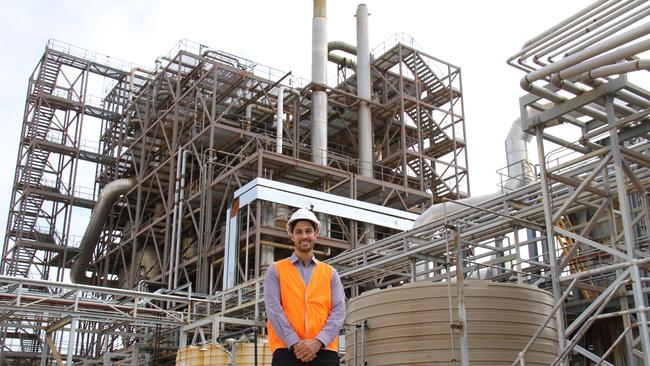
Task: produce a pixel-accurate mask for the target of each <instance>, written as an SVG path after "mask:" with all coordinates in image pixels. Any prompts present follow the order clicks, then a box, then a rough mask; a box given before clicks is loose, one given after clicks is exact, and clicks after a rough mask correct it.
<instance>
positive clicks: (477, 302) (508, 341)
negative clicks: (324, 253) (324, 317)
mask: <svg viewBox="0 0 650 366" xmlns="http://www.w3.org/2000/svg"><path fill="white" fill-rule="evenodd" d="M451 294H452V296H451V304H452V319H451V320H450V313H449V290H448V285H447V283H440V282H438V283H431V282H416V283H413V284H408V285H404V286H400V287H394V288H389V289H385V290H378V291H370V292H367V293H364V294H362V295H361V296H359V297H356V298H354V299H352V300H350V301H349V303H348V305H347V312H348V316H347V320H346V324H356V323H360V322H361V321H363V320H366V321H367V328H368V329H367V330H366V331H365V334H364V338H365V342H364V344H365V360H366V362H367V363H366V365H368V366H380V365H387V366H388V365H390V366H397V365H410V366H420V365H421V366H424V365H427V366H431V365H450V364H452V360H453V359H455V360H456V361H457V362H458V364H460V337H459V335H460V333H459V331H458V330H456V331H455V333H454V336H453V342H454V348H455V352H452V333H451V327H450V323H451V321H453V322H457V321H458V310H457V306H458V300H457V298H456V286H455V284H452V285H451ZM464 294H465V307H466V313H467V331H468V341H469V358H470V364H471V365H473V366H477V365H484V366H488V365H489V366H497V365H510V364H511V363H512V362H513V361H514V360H515V359H516V358H517V355H518V353H519V352H520V351H521V350H523V348H524V347H525V345H526V343H527V342H528V341H529V340H530V338H531V336H532V335H533V333H534V332H535V331H536V330H537V328H538V326H539V325H540V324H541V323H542V322H543V320H544V318H545V317H546V316H547V315H548V314H549V313H550V312H551V311H552V309H553V298H552V296H551V295H550V294H549V293H548V292H546V291H543V290H540V289H538V288H536V287H534V286H529V285H517V284H507V283H495V282H489V281H467V280H466V281H465V287H464ZM345 344H346V352H345V358H346V364H347V365H353V364H354V332H353V330H352V329H351V328H346V342H345ZM357 347H358V348H357V360H358V363H357V364H361V334H360V333H358V334H357ZM557 348H558V341H557V330H556V326H555V319H551V321H550V322H549V323H548V325H547V326H546V328H545V329H544V331H543V332H542V334H541V336H540V338H538V340H537V342H536V343H535V345H534V346H533V348H532V349H531V350H530V351H529V353H528V354H527V356H526V365H548V364H549V363H551V361H552V360H553V359H554V358H555V356H556V354H557Z"/></svg>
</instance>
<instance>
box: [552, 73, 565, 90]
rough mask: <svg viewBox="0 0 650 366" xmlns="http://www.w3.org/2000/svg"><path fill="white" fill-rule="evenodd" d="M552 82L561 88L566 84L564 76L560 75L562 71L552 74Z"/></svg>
mask: <svg viewBox="0 0 650 366" xmlns="http://www.w3.org/2000/svg"><path fill="white" fill-rule="evenodd" d="M551 84H552V85H553V86H555V87H558V88H561V87H562V85H563V84H564V80H562V77H561V76H560V73H557V74H553V75H552V76H551Z"/></svg>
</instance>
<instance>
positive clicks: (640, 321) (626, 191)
mask: <svg viewBox="0 0 650 366" xmlns="http://www.w3.org/2000/svg"><path fill="white" fill-rule="evenodd" d="M649 14H650V7H649V6H648V5H647V4H645V3H644V1H618V0H600V1H595V2H594V3H593V4H590V5H589V6H588V7H586V8H584V9H582V10H581V11H579V12H577V13H575V14H566V15H565V17H566V19H565V20H563V21H562V22H560V23H557V24H548V25H546V27H547V28H548V29H547V30H546V31H545V32H543V33H541V34H539V35H536V34H526V35H525V37H527V39H529V41H527V42H526V43H525V44H524V45H523V46H522V48H521V49H513V50H512V56H511V57H510V58H509V59H508V60H504V61H505V62H507V63H508V64H509V65H510V67H513V68H516V69H518V70H520V71H521V81H520V85H514V86H513V88H520V92H521V93H520V95H521V98H520V99H519V101H518V103H519V107H520V112H521V113H520V115H518V116H506V118H505V120H510V121H512V122H511V123H512V125H511V128H510V132H509V133H508V135H507V136H503V139H499V140H498V141H494V145H495V148H494V151H498V154H500V152H501V151H503V152H504V154H505V158H506V160H507V166H506V167H504V168H503V169H502V170H501V171H500V174H501V176H502V179H501V184H500V186H499V187H498V188H496V187H495V190H494V193H491V194H486V195H480V196H477V195H471V194H470V184H469V183H470V182H469V164H468V153H467V149H468V142H467V138H466V124H465V122H466V121H465V116H464V109H465V106H464V99H463V85H462V77H461V67H460V66H456V65H453V64H451V63H449V62H446V61H444V60H441V59H439V58H437V57H435V55H431V54H429V53H427V52H426V50H422V49H419V46H418V45H417V44H416V43H415V42H414V40H413V39H412V38H411V37H409V36H406V35H404V34H401V33H398V34H397V35H396V36H394V37H392V38H390V39H388V40H386V41H384V42H382V43H381V44H380V45H379V46H376V47H374V48H373V47H371V45H370V43H369V33H370V32H372V26H369V22H368V15H369V6H366V5H365V4H359V5H358V7H357V12H356V17H355V18H354V20H350V21H356V32H357V34H356V40H357V41H356V44H349V43H345V42H341V41H338V40H331V39H328V35H327V21H328V17H327V4H326V0H313V14H304V16H305V17H309V16H311V17H312V29H311V31H312V32H313V34H312V44H311V45H309V44H307V45H302V46H303V47H305V48H309V47H310V46H311V50H312V60H311V64H312V71H311V79H310V80H307V79H302V78H300V77H298V76H296V75H294V74H293V73H292V72H291V71H280V70H276V69H274V68H272V67H268V66H265V65H264V64H262V63H258V62H257V61H253V60H248V59H246V58H243V57H240V56H237V55H234V54H231V53H229V52H225V51H221V50H219V49H218V48H211V47H209V46H205V45H202V44H198V43H194V42H191V41H187V40H183V41H180V42H179V43H178V44H177V45H176V47H175V48H174V49H173V50H172V51H171V52H170V53H168V54H166V55H164V56H161V57H159V58H158V59H157V60H156V62H155V63H153V64H152V65H148V66H139V65H134V64H130V63H125V62H117V60H116V59H114V58H109V57H102V56H101V55H99V54H97V53H94V52H89V51H86V50H84V49H81V48H79V47H76V46H73V45H70V44H67V43H64V42H61V41H55V40H51V41H49V42H48V43H47V45H46V47H45V52H44V54H43V56H42V58H41V59H40V60H38V61H37V66H36V68H35V69H34V72H33V74H32V75H31V76H30V77H29V85H28V88H27V96H26V101H25V107H24V115H23V120H22V125H21V126H22V127H21V128H22V130H21V135H20V142H19V149H18V154H17V158H16V165H15V173H14V176H13V189H12V192H11V200H10V205H9V207H8V220H7V223H6V236H5V237H4V243H3V244H4V245H3V249H2V259H1V262H0V346H1V347H0V365H12V366H13V365H41V366H45V365H47V366H50V365H57V366H58V365H64V364H65V365H178V366H193V365H233V366H235V365H237V366H239V365H271V354H270V350H269V345H268V339H267V334H268V333H267V330H266V315H265V308H264V301H263V289H264V274H265V273H266V270H267V269H268V268H269V266H271V265H272V264H273V263H274V261H277V260H279V259H283V258H286V257H288V256H290V255H291V253H292V252H293V246H292V244H291V242H290V241H289V240H288V237H287V231H286V228H285V227H286V224H287V220H288V219H289V217H290V216H291V214H292V213H293V212H294V211H295V210H296V209H298V208H307V209H310V210H312V211H313V212H314V213H315V214H316V216H317V217H318V220H319V221H320V222H321V223H322V224H321V227H320V233H319V234H320V235H319V237H318V239H317V242H316V247H315V250H314V253H315V255H316V257H317V258H318V259H319V260H322V261H325V262H326V263H329V264H330V265H332V266H333V267H334V268H335V269H336V270H337V271H338V273H339V274H340V277H341V281H342V283H343V286H344V288H345V293H346V297H347V318H346V321H345V325H344V330H343V331H342V332H341V334H340V336H339V338H340V342H339V348H340V349H339V354H340V357H341V364H344V365H347V366H361V365H368V366H379V365H411V366H424V365H463V366H465V365H486V366H487V365H513V366H514V365H520V366H524V365H565V366H573V365H576V366H583V365H584V366H587V365H645V366H649V365H650V330H649V323H648V316H649V314H648V312H649V310H650V305H649V297H648V292H649V291H650V287H649V282H650V275H649V271H650V249H649V247H648V244H649V242H650V238H649V236H648V235H649V232H648V230H649V229H650V140H649V138H650V135H649V132H650V121H649V120H648V118H649V117H648V116H649V115H650V91H648V90H646V89H645V88H644V85H643V82H639V81H638V80H643V79H642V78H639V75H642V74H644V73H646V72H647V71H648V70H650V60H649V59H648V58H647V54H648V53H647V51H648V50H650V36H649V35H650V22H648V19H647V17H648V15H649ZM307 31H308V30H305V32H307ZM396 31H398V30H396ZM216 46H218V45H216ZM644 55H646V56H644ZM644 57H645V58H644ZM35 61H36V60H35ZM260 61H263V60H260ZM332 65H333V66H334V67H335V70H336V75H335V76H336V82H335V83H333V82H332V81H331V80H332V79H331V77H332V76H333V75H328V74H327V70H328V67H330V68H331V67H332ZM461 66H462V65H461ZM504 67H505V66H504ZM97 94H101V97H100V98H97V97H94V95H97ZM15 122H16V123H17V122H18V121H15ZM89 141H94V142H92V143H91V142H89ZM504 144H505V146H504ZM490 153H492V154H497V153H495V152H490ZM80 217H81V218H83V220H80ZM85 217H89V219H87V220H86V219H85ZM79 227H81V228H82V230H81V233H80V235H78V236H77V235H76V230H77V228H79Z"/></svg>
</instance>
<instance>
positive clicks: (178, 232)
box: [174, 150, 189, 288]
mask: <svg viewBox="0 0 650 366" xmlns="http://www.w3.org/2000/svg"><path fill="white" fill-rule="evenodd" d="M182 152H183V160H182V163H181V183H180V190H179V194H178V217H177V222H176V226H177V227H176V239H175V240H176V254H175V257H176V258H175V260H176V261H175V266H174V267H175V268H174V288H176V287H178V271H179V267H180V262H181V261H180V259H181V258H180V257H181V238H182V237H183V200H185V169H186V167H187V155H188V153H189V151H188V150H182Z"/></svg>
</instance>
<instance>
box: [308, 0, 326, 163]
mask: <svg viewBox="0 0 650 366" xmlns="http://www.w3.org/2000/svg"><path fill="white" fill-rule="evenodd" d="M311 65H312V66H311V79H312V82H313V83H315V84H320V85H322V87H321V86H315V87H314V93H313V95H312V107H311V115H312V121H311V149H312V154H311V156H312V158H311V160H312V162H314V163H317V164H319V165H327V93H326V92H325V90H322V89H323V88H324V85H325V84H326V83H327V13H326V1H325V0H314V17H313V18H312V47H311Z"/></svg>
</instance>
